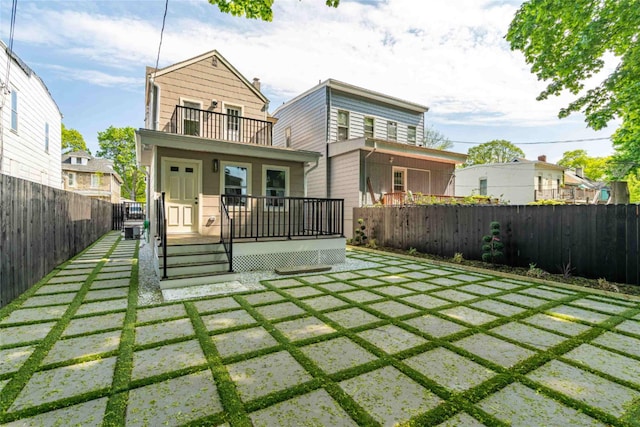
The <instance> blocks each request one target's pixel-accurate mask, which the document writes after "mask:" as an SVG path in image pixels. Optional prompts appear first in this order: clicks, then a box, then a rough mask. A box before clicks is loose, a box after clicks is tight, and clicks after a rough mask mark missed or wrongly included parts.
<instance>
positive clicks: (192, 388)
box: [126, 369, 223, 427]
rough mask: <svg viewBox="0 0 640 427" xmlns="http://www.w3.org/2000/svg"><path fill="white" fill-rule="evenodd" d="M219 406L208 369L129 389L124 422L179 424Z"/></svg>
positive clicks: (141, 424)
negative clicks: (177, 397)
mask: <svg viewBox="0 0 640 427" xmlns="http://www.w3.org/2000/svg"><path fill="white" fill-rule="evenodd" d="M176 396H180V398H179V399H176ZM222 410H223V407H222V403H221V402H220V398H219V396H218V391H217V388H216V385H215V381H214V380H213V377H212V376H211V371H209V370H208V369H207V370H204V371H200V372H196V373H194V374H190V375H185V376H182V377H178V378H172V379H169V380H166V381H162V382H159V383H155V384H151V385H148V386H144V387H140V388H136V389H133V390H131V391H130V392H129V401H128V405H127V415H126V422H127V425H128V426H136V427H137V426H140V427H142V426H148V425H150V424H154V425H182V424H185V423H188V422H190V421H194V420H197V419H198V418H202V417H205V416H207V415H213V414H216V413H218V412H221V411H222Z"/></svg>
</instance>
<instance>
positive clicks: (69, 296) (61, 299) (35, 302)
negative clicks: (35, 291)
mask: <svg viewBox="0 0 640 427" xmlns="http://www.w3.org/2000/svg"><path fill="white" fill-rule="evenodd" d="M76 295H77V292H70V293H64V294H52V295H40V296H32V297H31V298H29V299H28V300H27V301H25V302H24V304H22V306H23V307H41V306H45V305H68V304H69V303H70V302H71V301H73V299H74V298H75V297H76Z"/></svg>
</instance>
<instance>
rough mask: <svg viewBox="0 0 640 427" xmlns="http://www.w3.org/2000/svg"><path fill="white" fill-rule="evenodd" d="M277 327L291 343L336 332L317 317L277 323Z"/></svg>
mask: <svg viewBox="0 0 640 427" xmlns="http://www.w3.org/2000/svg"><path fill="white" fill-rule="evenodd" d="M275 327H276V329H278V330H279V331H280V332H282V334H283V335H284V336H285V337H287V338H288V339H289V340H291V341H299V340H303V339H306V338H312V337H317V336H320V335H325V334H330V333H332V332H335V331H336V330H335V329H333V328H332V327H331V326H329V325H327V324H326V323H324V322H323V321H322V320H319V319H316V318H315V317H303V318H302V319H295V320H289V321H286V322H280V323H276V324H275Z"/></svg>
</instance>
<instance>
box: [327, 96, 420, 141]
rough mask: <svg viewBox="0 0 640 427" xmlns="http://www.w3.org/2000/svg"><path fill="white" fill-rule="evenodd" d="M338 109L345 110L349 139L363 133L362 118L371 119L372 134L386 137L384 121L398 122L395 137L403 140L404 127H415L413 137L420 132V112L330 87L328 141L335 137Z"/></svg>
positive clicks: (358, 136) (336, 133) (405, 129)
mask: <svg viewBox="0 0 640 427" xmlns="http://www.w3.org/2000/svg"><path fill="white" fill-rule="evenodd" d="M338 110H344V111H348V112H349V139H353V138H360V137H362V136H364V118H365V117H372V118H373V119H374V138H379V139H387V122H388V121H392V122H396V123H397V124H398V133H397V141H398V142H403V143H406V142H407V127H408V126H415V127H416V141H418V142H419V141H422V138H423V136H424V114H422V113H416V112H413V111H408V110H403V109H401V108H398V107H392V106H388V105H384V104H382V103H378V102H374V101H370V100H367V99H364V98H360V97H356V96H353V95H346V94H343V93H340V92H336V91H335V90H332V91H331V120H330V128H329V141H331V142H333V141H337V137H338V128H337V122H338Z"/></svg>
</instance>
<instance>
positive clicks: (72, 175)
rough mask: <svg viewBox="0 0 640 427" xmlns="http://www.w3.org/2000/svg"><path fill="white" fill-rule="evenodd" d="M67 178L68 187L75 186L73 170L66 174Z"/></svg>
mask: <svg viewBox="0 0 640 427" xmlns="http://www.w3.org/2000/svg"><path fill="white" fill-rule="evenodd" d="M67 178H68V183H69V187H75V186H76V174H75V173H74V172H69V173H68V174H67Z"/></svg>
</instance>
